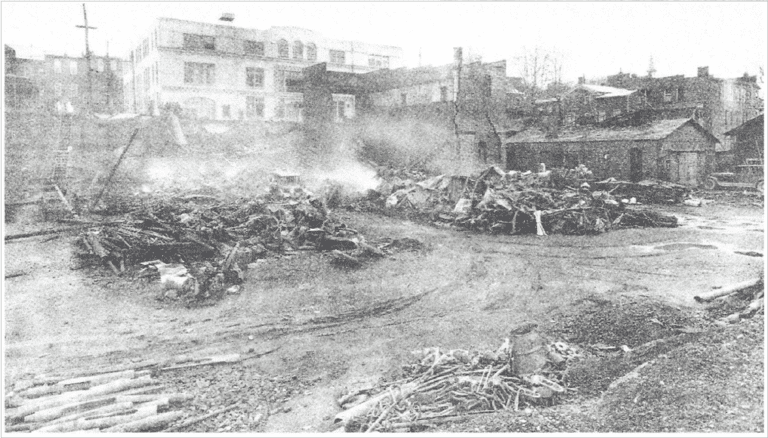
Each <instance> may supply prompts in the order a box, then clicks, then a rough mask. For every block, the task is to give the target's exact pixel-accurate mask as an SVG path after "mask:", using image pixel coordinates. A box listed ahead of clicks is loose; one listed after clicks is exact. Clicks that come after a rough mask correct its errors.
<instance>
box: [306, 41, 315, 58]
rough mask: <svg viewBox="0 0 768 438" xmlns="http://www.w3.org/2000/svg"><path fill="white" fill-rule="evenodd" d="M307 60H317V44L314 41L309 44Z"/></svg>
mask: <svg viewBox="0 0 768 438" xmlns="http://www.w3.org/2000/svg"><path fill="white" fill-rule="evenodd" d="M307 60H308V61H317V46H315V45H314V44H312V43H309V44H307Z"/></svg>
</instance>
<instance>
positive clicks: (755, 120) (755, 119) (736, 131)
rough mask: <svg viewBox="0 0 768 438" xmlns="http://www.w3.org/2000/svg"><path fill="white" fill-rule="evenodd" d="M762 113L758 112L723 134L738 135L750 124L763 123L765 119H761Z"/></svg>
mask: <svg viewBox="0 0 768 438" xmlns="http://www.w3.org/2000/svg"><path fill="white" fill-rule="evenodd" d="M764 116H765V115H764V114H758V115H756V116H755V117H752V118H751V119H749V120H747V121H746V122H744V123H742V124H741V125H739V126H737V127H735V128H733V129H731V130H730V131H728V132H726V133H725V134H724V135H728V136H731V135H738V134H739V133H740V132H741V131H743V130H744V129H746V128H749V127H751V126H754V125H757V124H763V123H765V121H764V120H763V118H764Z"/></svg>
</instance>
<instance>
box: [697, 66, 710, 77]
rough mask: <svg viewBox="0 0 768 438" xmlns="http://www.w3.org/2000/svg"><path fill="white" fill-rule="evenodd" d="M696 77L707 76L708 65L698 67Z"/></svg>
mask: <svg viewBox="0 0 768 438" xmlns="http://www.w3.org/2000/svg"><path fill="white" fill-rule="evenodd" d="M698 77H700V78H708V77H709V67H708V66H707V67H699V73H698Z"/></svg>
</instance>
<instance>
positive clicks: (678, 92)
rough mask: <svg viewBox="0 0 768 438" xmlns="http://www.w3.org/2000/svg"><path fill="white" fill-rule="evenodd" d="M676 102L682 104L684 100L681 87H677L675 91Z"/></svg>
mask: <svg viewBox="0 0 768 438" xmlns="http://www.w3.org/2000/svg"><path fill="white" fill-rule="evenodd" d="M677 100H678V102H682V101H683V100H684V98H683V87H679V88H678V89H677Z"/></svg>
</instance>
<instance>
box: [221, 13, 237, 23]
mask: <svg viewBox="0 0 768 438" xmlns="http://www.w3.org/2000/svg"><path fill="white" fill-rule="evenodd" d="M219 21H235V14H233V13H231V12H224V13H223V14H221V18H219Z"/></svg>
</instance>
